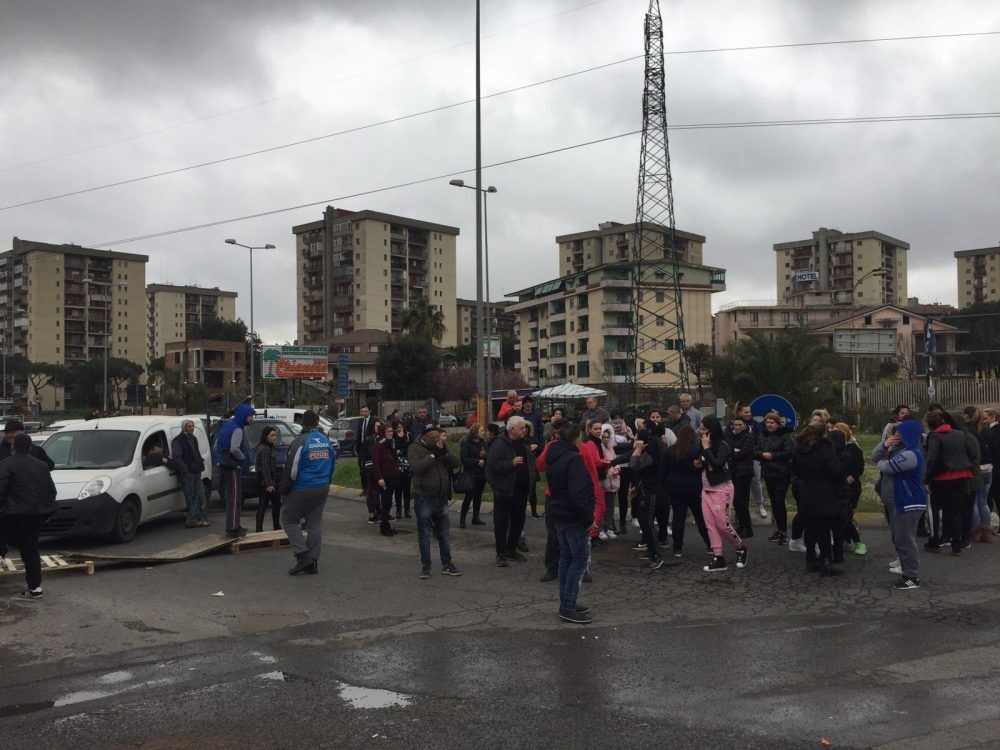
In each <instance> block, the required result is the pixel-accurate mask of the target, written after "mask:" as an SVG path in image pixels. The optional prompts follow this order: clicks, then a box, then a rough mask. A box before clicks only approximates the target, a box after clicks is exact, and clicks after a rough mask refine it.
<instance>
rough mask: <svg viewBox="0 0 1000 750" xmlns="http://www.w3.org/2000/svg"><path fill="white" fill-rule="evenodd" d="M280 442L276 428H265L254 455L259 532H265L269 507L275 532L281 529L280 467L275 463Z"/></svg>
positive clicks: (257, 527)
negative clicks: (276, 443) (275, 450)
mask: <svg viewBox="0 0 1000 750" xmlns="http://www.w3.org/2000/svg"><path fill="white" fill-rule="evenodd" d="M277 440H278V431H277V430H276V429H275V428H274V427H265V428H264V431H263V432H261V434H260V442H259V443H258V444H257V450H256V451H255V453H254V466H255V467H256V469H257V482H258V486H259V487H260V489H259V494H258V495H257V519H256V520H257V526H256V529H257V532H258V533H260V532H262V531H263V530H264V516H265V515H267V506H268V505H270V506H271V522H272V523H273V524H274V530H275V531H277V530H278V529H280V528H281V491H280V488H279V486H278V466H277V464H276V463H275V461H274V444H275V442H277Z"/></svg>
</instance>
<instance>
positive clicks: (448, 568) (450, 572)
mask: <svg viewBox="0 0 1000 750" xmlns="http://www.w3.org/2000/svg"><path fill="white" fill-rule="evenodd" d="M441 572H442V573H443V574H444V575H446V576H460V575H462V571H461V570H459V569H458V568H456V567H455V566H454V565H453V564H451V563H449V564H448V565H442V566H441Z"/></svg>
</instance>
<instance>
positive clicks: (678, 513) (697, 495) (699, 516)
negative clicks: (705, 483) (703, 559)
mask: <svg viewBox="0 0 1000 750" xmlns="http://www.w3.org/2000/svg"><path fill="white" fill-rule="evenodd" d="M670 505H671V507H672V508H673V510H674V522H673V532H674V552H680V551H681V549H682V548H683V547H684V525H685V524H686V523H687V512H688V511H691V515H692V516H694V523H695V525H696V526H697V527H698V533H699V534H701V538H702V541H704V542H705V546H706V547H708V546H710V544H709V541H708V529H707V528H706V527H705V516H704V514H703V513H702V512H701V490H698V489H696V490H693V491H692V492H676V491H674V492H671V493H670Z"/></svg>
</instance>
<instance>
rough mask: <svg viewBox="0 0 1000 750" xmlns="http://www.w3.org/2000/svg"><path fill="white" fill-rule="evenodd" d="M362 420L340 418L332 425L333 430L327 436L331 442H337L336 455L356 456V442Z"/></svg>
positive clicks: (360, 418)
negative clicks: (338, 444)
mask: <svg viewBox="0 0 1000 750" xmlns="http://www.w3.org/2000/svg"><path fill="white" fill-rule="evenodd" d="M362 420H363V417H340V418H339V419H337V420H336V421H335V422H334V423H333V428H332V429H331V431H330V433H328V434H329V437H330V439H331V440H334V439H336V440H337V441H339V443H340V450H339V451H338V454H343V455H345V456H346V455H348V454H350V455H354V456H356V455H358V450H357V445H356V442H357V436H358V433H359V432H360V431H361V422H362Z"/></svg>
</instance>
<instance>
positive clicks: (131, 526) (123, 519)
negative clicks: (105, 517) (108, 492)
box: [111, 497, 140, 544]
mask: <svg viewBox="0 0 1000 750" xmlns="http://www.w3.org/2000/svg"><path fill="white" fill-rule="evenodd" d="M139 512H140V511H139V503H138V502H136V500H135V498H131V497H129V498H126V499H125V501H124V502H123V503H122V505H121V507H120V508H119V509H118V517H117V518H115V525H114V528H112V529H111V541H112V542H114V543H115V544H127V543H128V542H131V541H132V540H133V539H135V534H136V532H137V531H138V530H139Z"/></svg>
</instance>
